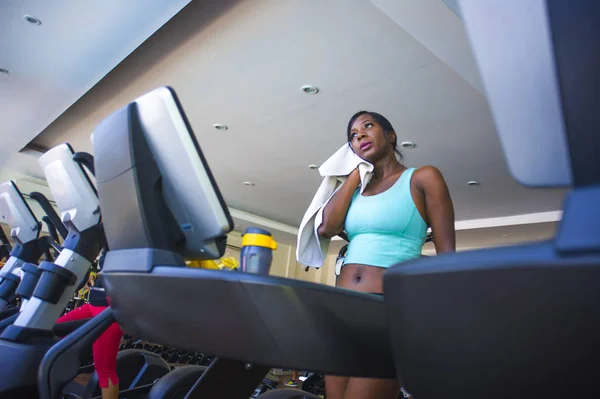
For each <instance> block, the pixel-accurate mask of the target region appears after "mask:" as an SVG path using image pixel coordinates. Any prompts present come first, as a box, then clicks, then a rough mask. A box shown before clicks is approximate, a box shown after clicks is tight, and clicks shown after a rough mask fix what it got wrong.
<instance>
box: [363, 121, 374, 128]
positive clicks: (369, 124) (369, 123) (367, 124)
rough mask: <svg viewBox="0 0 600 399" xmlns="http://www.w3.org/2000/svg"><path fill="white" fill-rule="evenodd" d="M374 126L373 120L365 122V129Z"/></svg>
mask: <svg viewBox="0 0 600 399" xmlns="http://www.w3.org/2000/svg"><path fill="white" fill-rule="evenodd" d="M372 127H373V124H372V123H371V122H368V123H365V129H370V128H372Z"/></svg>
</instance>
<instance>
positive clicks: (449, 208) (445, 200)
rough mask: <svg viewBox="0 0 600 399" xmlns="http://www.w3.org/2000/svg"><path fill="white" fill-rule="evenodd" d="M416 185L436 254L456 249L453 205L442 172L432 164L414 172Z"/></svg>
mask: <svg viewBox="0 0 600 399" xmlns="http://www.w3.org/2000/svg"><path fill="white" fill-rule="evenodd" d="M415 177H417V181H416V182H415V183H417V187H418V188H419V189H420V190H421V191H422V193H423V198H424V200H425V212H426V214H427V219H428V220H429V225H430V227H431V230H432V231H433V243H434V244H435V250H436V252H437V253H438V254H441V253H443V252H454V251H456V233H455V230H454V205H453V204H452V198H450V191H449V190H448V186H447V185H446V181H445V180H444V176H442V173H441V172H440V171H439V170H438V169H437V168H435V167H433V166H424V167H422V168H419V169H417V171H416V172H415Z"/></svg>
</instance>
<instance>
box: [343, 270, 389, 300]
mask: <svg viewBox="0 0 600 399" xmlns="http://www.w3.org/2000/svg"><path fill="white" fill-rule="evenodd" d="M385 271H386V269H385V268H383V267H377V266H368V265H359V264H347V265H344V267H342V271H341V273H340V275H339V277H338V279H337V286H338V287H341V288H347V289H350V290H355V291H360V292H372V293H376V294H381V293H383V274H384V273H385Z"/></svg>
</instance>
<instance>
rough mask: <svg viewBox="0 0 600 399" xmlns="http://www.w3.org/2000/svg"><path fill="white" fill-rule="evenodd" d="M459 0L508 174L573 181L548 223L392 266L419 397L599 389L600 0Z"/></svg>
mask: <svg viewBox="0 0 600 399" xmlns="http://www.w3.org/2000/svg"><path fill="white" fill-rule="evenodd" d="M526 3H527V6H526V7H525V6H524V4H523V2H519V1H495V0H462V1H461V14H462V15H463V17H464V19H465V24H466V27H467V31H468V34H469V36H470V40H471V44H472V47H473V52H474V54H475V57H476V59H477V62H478V64H479V68H480V72H481V76H482V78H483V82H484V85H485V88H486V91H487V96H488V99H489V103H490V106H491V108H492V113H493V115H494V118H495V122H496V126H497V129H498V132H499V135H500V139H501V142H502V145H503V148H504V151H505V154H506V158H507V161H508V165H509V168H510V170H511V172H512V174H513V176H514V177H515V178H516V179H517V180H518V181H519V182H520V183H522V184H524V185H527V186H532V187H545V186H566V187H570V188H571V190H570V193H569V194H568V197H567V199H566V202H565V204H564V214H563V218H562V221H561V222H560V226H559V228H558V231H557V234H556V237H554V238H553V239H551V240H549V241H547V242H542V243H537V244H530V245H520V246H513V247H508V248H495V249H487V250H480V251H473V252H463V253H455V254H444V255H441V256H437V257H431V258H427V259H425V260H420V261H415V262H411V263H407V264H404V265H398V266H395V267H392V268H390V269H389V270H388V271H387V272H386V274H385V276H384V290H385V293H386V294H385V301H386V308H387V316H388V325H389V329H390V339H391V342H392V347H393V354H394V359H395V364H396V366H397V370H398V373H399V374H402V377H403V379H404V384H405V386H406V388H407V389H408V391H410V392H411V393H412V394H414V395H415V398H418V399H422V398H425V399H428V398H461V399H481V398H486V399H496V398H498V399H500V398H507V397H510V398H546V399H550V398H566V397H572V398H577V397H585V398H597V397H600V384H598V381H599V375H598V373H599V371H600V368H599V367H598V359H600V339H599V337H600V310H599V308H600V157H599V156H598V153H597V152H598V150H599V149H600V133H599V131H598V130H599V126H600V109H599V107H600V102H599V100H598V93H600V72H599V71H600V24H598V21H599V20H600V2H598V1H583V0H572V1H561V0H547V1H528V2H526Z"/></svg>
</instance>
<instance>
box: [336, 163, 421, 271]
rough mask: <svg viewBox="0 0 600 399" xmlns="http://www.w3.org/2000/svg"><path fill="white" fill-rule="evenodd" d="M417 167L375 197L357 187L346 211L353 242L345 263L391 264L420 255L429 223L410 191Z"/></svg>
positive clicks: (386, 265) (349, 234)
mask: <svg viewBox="0 0 600 399" xmlns="http://www.w3.org/2000/svg"><path fill="white" fill-rule="evenodd" d="M414 171H415V168H409V169H406V170H405V171H404V172H403V173H402V175H400V178H398V180H397V181H396V183H394V185H393V186H392V187H390V188H389V189H387V190H386V191H384V192H382V193H380V194H377V195H372V196H363V195H361V194H360V190H356V192H355V193H354V195H353V197H352V202H351V203H350V207H349V208H348V213H347V214H346V222H345V230H346V234H348V238H349V240H350V243H349V244H348V250H347V252H346V259H345V260H344V264H353V263H356V264H362V265H369V266H378V267H386V268H387V267H390V266H393V265H395V264H397V263H400V262H404V261H407V260H410V259H415V258H419V257H420V256H421V248H422V247H423V244H424V243H425V236H426V234H427V224H426V223H425V221H424V220H423V218H422V217H421V214H420V213H419V211H418V210H417V207H416V206H415V203H414V201H413V199H412V195H411V193H410V181H411V178H412V175H413V173H414Z"/></svg>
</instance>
